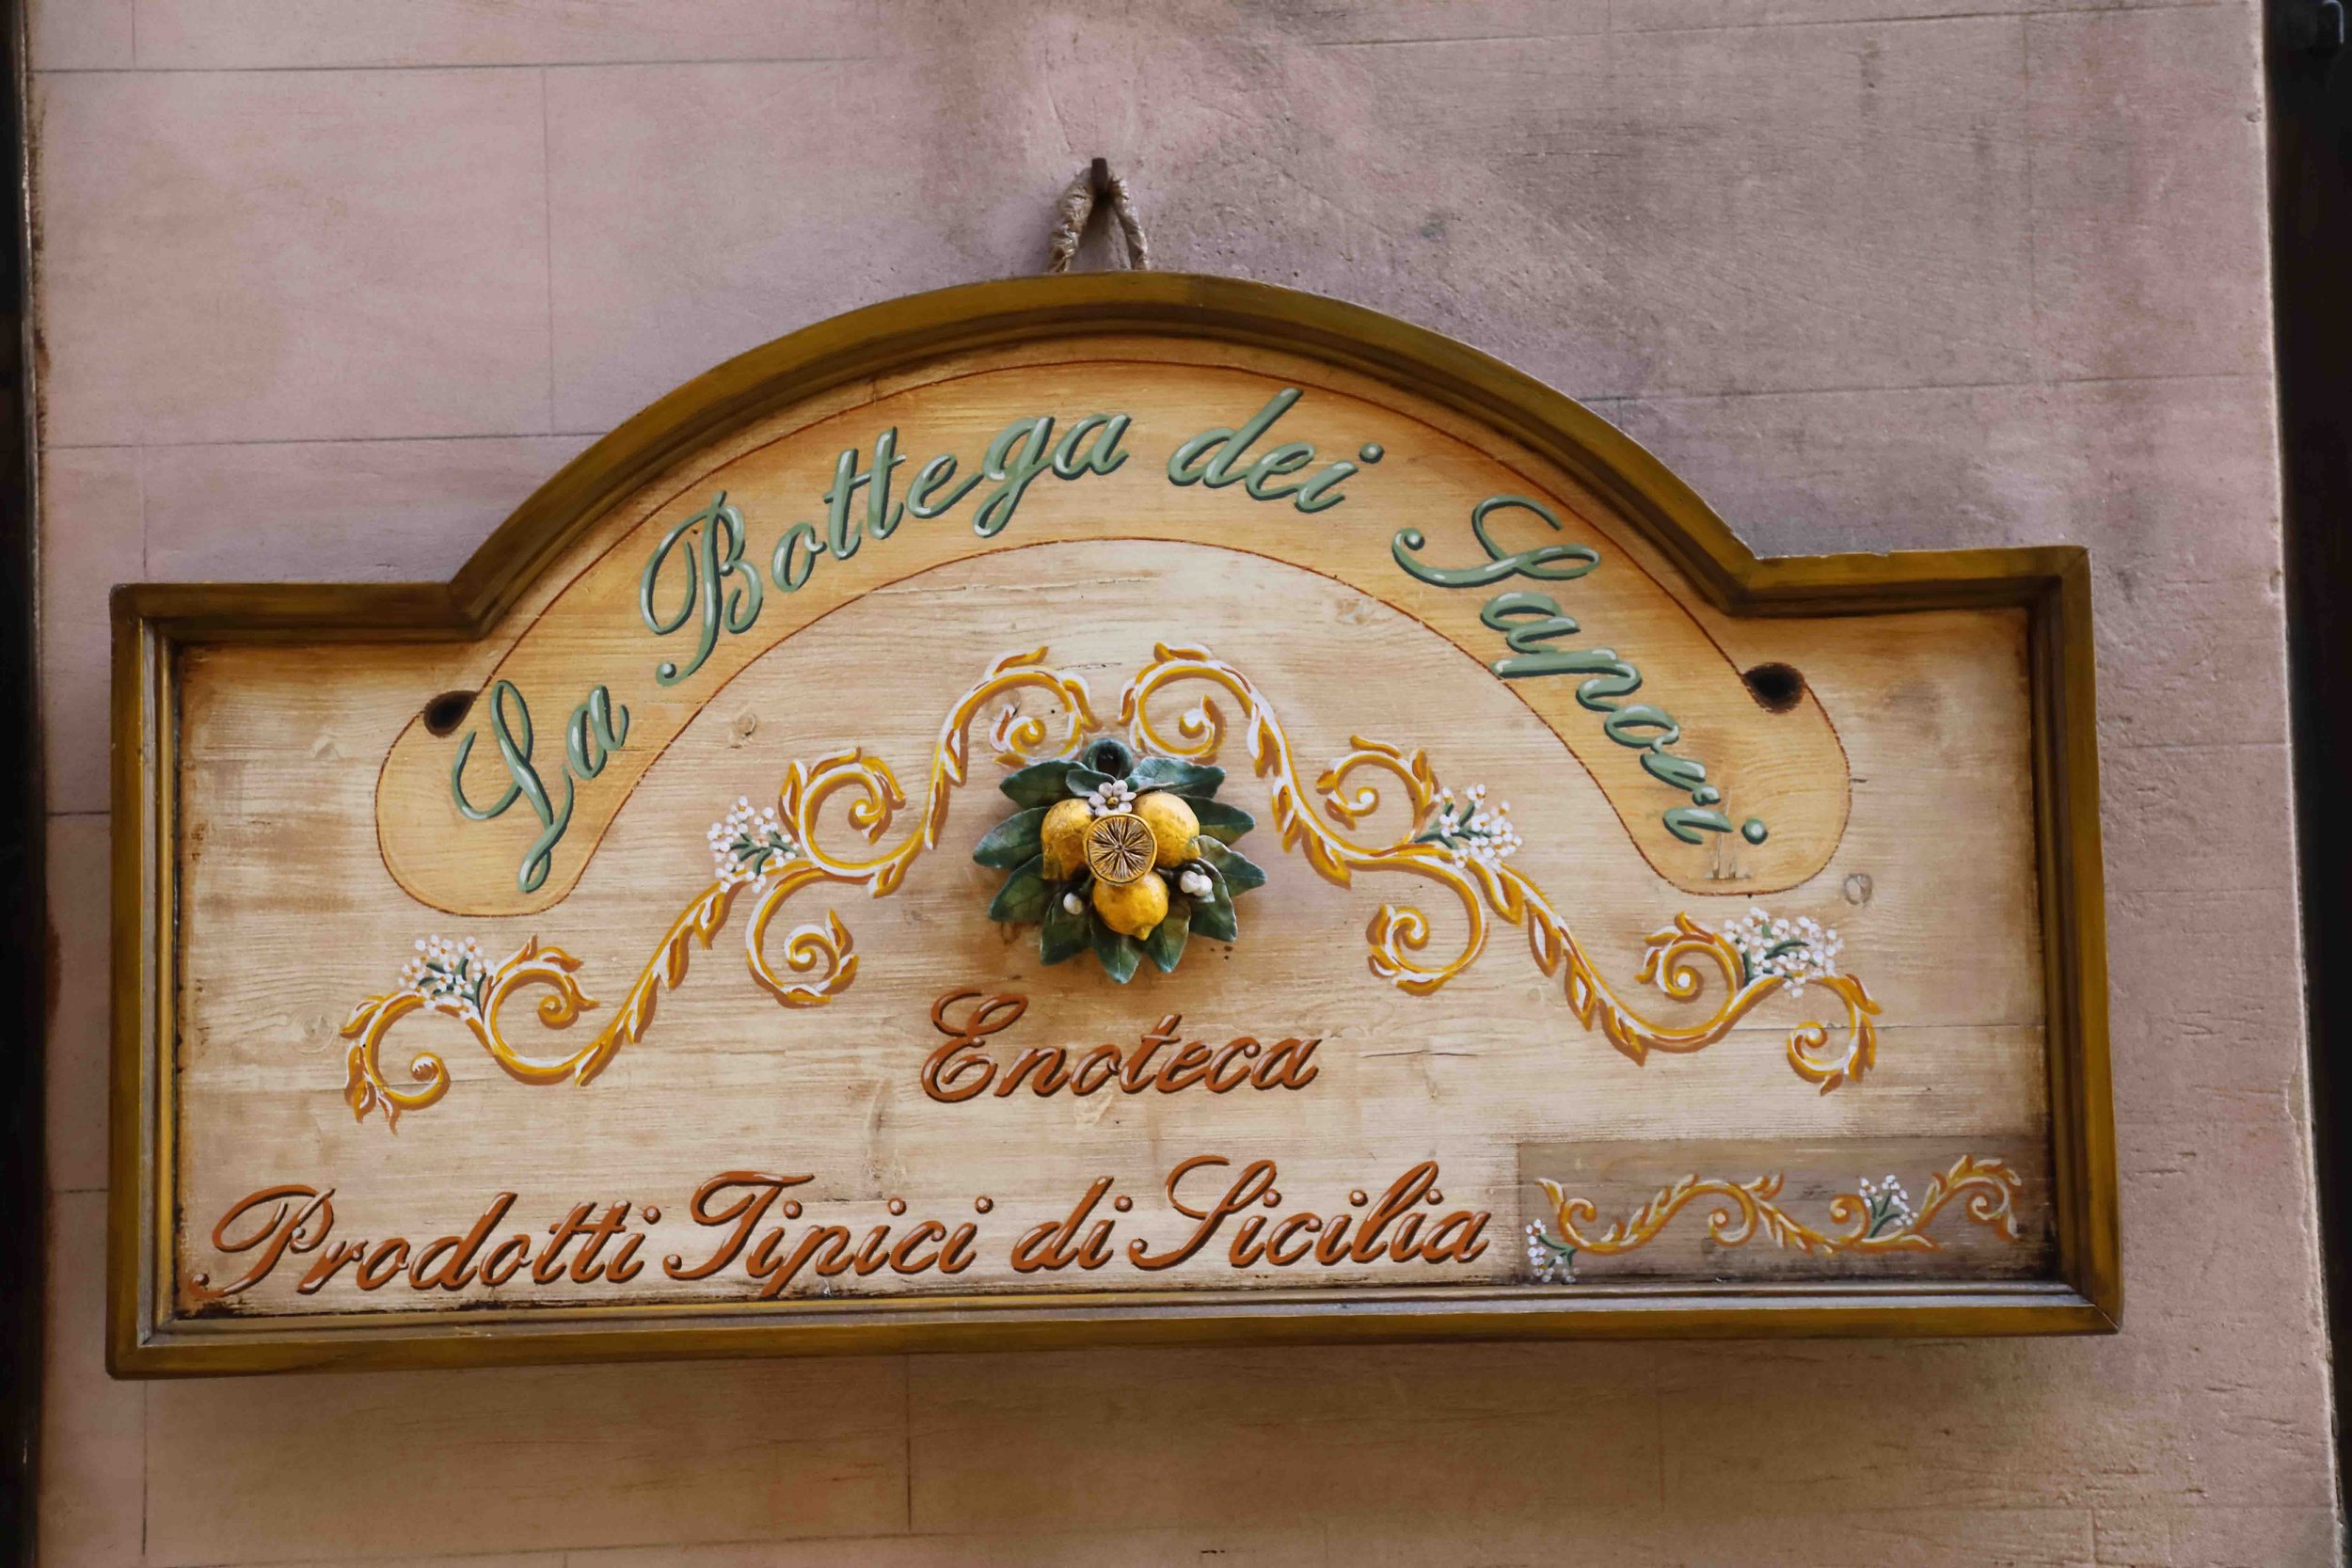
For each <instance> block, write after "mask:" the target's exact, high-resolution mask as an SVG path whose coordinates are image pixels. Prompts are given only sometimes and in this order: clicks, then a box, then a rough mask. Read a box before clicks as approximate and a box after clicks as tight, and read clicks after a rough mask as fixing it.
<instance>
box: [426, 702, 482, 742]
mask: <svg viewBox="0 0 2352 1568" xmlns="http://www.w3.org/2000/svg"><path fill="white" fill-rule="evenodd" d="M476 695H477V694H476V693H474V692H471V691H444V692H442V693H441V694H440V695H439V696H437V697H436V698H434V699H433V700H432V701H431V702H429V703H427V704H425V705H424V728H425V733H426V734H428V735H434V736H446V735H452V734H454V733H455V732H456V729H457V726H458V725H460V724H462V723H464V722H465V721H466V715H467V714H468V713H469V712H471V711H472V709H473V700H474V697H475V696H476Z"/></svg>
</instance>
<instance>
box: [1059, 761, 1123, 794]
mask: <svg viewBox="0 0 2352 1568" xmlns="http://www.w3.org/2000/svg"><path fill="white" fill-rule="evenodd" d="M1110 782H1111V776H1110V775H1109V774H1108V773H1097V772H1096V771H1095V770H1094V769H1093V768H1080V767H1079V766H1077V765H1076V764H1075V763H1073V764H1072V765H1071V768H1070V776H1069V779H1068V780H1067V782H1066V783H1064V784H1063V785H1062V787H1063V788H1064V789H1066V790H1067V791H1068V792H1069V793H1071V794H1072V795H1091V794H1093V793H1094V792H1095V791H1096V790H1098V789H1100V788H1102V787H1103V786H1104V784H1108V783H1110Z"/></svg>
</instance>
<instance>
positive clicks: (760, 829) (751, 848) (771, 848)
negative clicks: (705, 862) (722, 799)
mask: <svg viewBox="0 0 2352 1568" xmlns="http://www.w3.org/2000/svg"><path fill="white" fill-rule="evenodd" d="M800 853H801V847H800V846H799V845H798V844H795V843H794V842H793V841H792V835H791V834H790V833H787V832H785V831H784V822H783V819H782V818H781V817H779V816H777V815H776V808H775V807H773V806H770V807H769V808H768V809H767V810H765V811H761V810H759V809H757V808H756V807H755V806H754V805H753V804H752V801H751V797H750V796H748V795H743V796H738V797H737V798H736V801H735V809H734V810H732V811H730V812H728V813H727V815H726V816H725V817H724V818H723V820H720V821H717V822H713V823H712V824H711V825H710V863H711V867H712V869H713V870H714V871H715V872H716V874H717V876H718V879H719V885H720V886H722V887H740V886H742V885H743V884H745V883H747V882H756V881H761V880H764V879H767V878H770V877H772V876H774V875H775V874H776V873H777V872H779V871H781V870H782V869H784V865H785V863H786V862H787V861H791V860H797V859H799V858H800Z"/></svg>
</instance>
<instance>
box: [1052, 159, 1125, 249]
mask: <svg viewBox="0 0 2352 1568" xmlns="http://www.w3.org/2000/svg"><path fill="white" fill-rule="evenodd" d="M1104 198H1108V199H1109V201H1110V209H1111V216H1112V218H1113V219H1115V220H1116V221H1117V222H1118V225H1119V231H1120V234H1121V235H1122V236H1123V237H1124V238H1125V239H1126V242H1127V265H1128V267H1129V268H1131V269H1132V270H1134V271H1136V272H1149V271H1151V270H1152V247H1151V245H1149V244H1148V243H1147V242H1146V241H1145V239H1144V237H1143V220H1142V219H1141V218H1139V217H1137V216H1136V202H1135V197H1134V195H1133V194H1132V193H1130V192H1129V191H1128V189H1127V182H1126V181H1124V180H1121V179H1120V177H1119V176H1118V175H1116V174H1113V173H1112V172H1111V166H1110V164H1109V163H1108V161H1106V160H1104V159H1102V158H1097V159H1095V160H1094V162H1093V163H1091V164H1089V165H1088V166H1087V167H1085V168H1084V169H1081V170H1080V171H1079V172H1078V177H1077V178H1076V179H1074V180H1073V181H1071V182H1070V183H1069V185H1068V186H1067V187H1066V188H1065V189H1064V190H1063V191H1062V193H1061V197H1060V198H1059V199H1058V200H1057V201H1056V202H1055V203H1054V231H1053V236H1052V238H1051V239H1050V240H1049V241H1048V242H1047V245H1046V255H1045V270H1046V271H1047V272H1048V273H1065V272H1068V271H1069V270H1070V263H1071V261H1073V259H1074V258H1075V257H1076V256H1077V254H1078V241H1079V240H1080V238H1081V237H1083V236H1084V235H1085V233H1086V228H1087V224H1088V222H1089V220H1091V219H1092V218H1093V216H1094V209H1095V207H1096V206H1097V205H1098V204H1099V203H1100V202H1102V201H1103V200H1104Z"/></svg>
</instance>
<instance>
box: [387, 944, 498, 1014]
mask: <svg viewBox="0 0 2352 1568" xmlns="http://www.w3.org/2000/svg"><path fill="white" fill-rule="evenodd" d="M400 983H401V985H402V986H404V987H405V988H406V989H407V990H411V991H414V992H415V993H416V994H417V995H419V996H421V997H423V998H424V999H425V1000H426V1001H428V1002H453V1003H455V1004H457V1006H459V1007H461V1008H462V1009H464V1010H465V1011H467V1012H469V1013H476V1014H478V1013H480V1012H481V1011H482V999H483V993H484V992H485V990H487V989H488V988H489V984H490V966H489V964H488V963H487V962H486V961H485V959H484V958H483V957H482V949H481V948H480V947H478V946H476V945H475V943H474V940H473V939H472V938H471V937H468V938H467V939H466V940H465V941H463V942H453V941H451V940H450V939H449V938H447V937H441V936H433V937H420V938H419V939H418V940H417V956H416V957H415V958H411V959H409V960H408V962H407V963H406V964H405V966H403V968H402V969H401V972H400Z"/></svg>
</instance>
